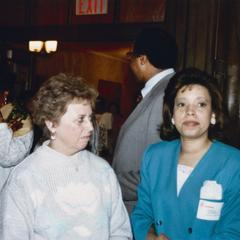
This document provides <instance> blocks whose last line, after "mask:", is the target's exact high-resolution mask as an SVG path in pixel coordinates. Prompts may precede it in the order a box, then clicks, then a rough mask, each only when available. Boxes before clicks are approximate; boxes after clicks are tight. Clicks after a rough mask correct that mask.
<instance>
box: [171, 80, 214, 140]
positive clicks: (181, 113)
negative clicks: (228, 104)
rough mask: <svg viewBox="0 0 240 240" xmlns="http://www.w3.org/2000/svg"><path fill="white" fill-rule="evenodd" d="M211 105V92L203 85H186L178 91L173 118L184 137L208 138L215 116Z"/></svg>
mask: <svg viewBox="0 0 240 240" xmlns="http://www.w3.org/2000/svg"><path fill="white" fill-rule="evenodd" d="M211 105H212V103H211V97H210V95H209V92H208V90H207V89H206V88H205V87H203V86H201V85H197V84H194V85H189V86H185V87H182V88H181V89H180V90H179V91H178V93H177V95H176V98H175V101H174V109H173V120H174V124H175V127H176V129H177V130H178V132H179V134H180V136H181V138H182V139H196V138H201V137H206V138H207V136H208V128H209V125H210V122H211V119H213V118H215V115H214V113H213V112H212V107H211ZM212 121H213V120H212Z"/></svg>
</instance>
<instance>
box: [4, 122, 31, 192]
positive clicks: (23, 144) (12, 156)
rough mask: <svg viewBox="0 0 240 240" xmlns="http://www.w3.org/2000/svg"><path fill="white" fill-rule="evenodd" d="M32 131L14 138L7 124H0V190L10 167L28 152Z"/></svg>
mask: <svg viewBox="0 0 240 240" xmlns="http://www.w3.org/2000/svg"><path fill="white" fill-rule="evenodd" d="M32 142H33V131H30V132H28V133H27V134H25V135H23V136H20V137H14V136H13V131H12V129H10V128H9V127H8V125H7V123H0V190H1V189H2V187H3V185H4V183H5V181H6V180H7V178H8V175H9V172H10V171H11V169H12V167H14V166H15V165H17V164H18V163H20V162H21V161H22V160H23V159H24V158H25V157H26V156H27V155H28V154H29V152H30V149H31V147H32Z"/></svg>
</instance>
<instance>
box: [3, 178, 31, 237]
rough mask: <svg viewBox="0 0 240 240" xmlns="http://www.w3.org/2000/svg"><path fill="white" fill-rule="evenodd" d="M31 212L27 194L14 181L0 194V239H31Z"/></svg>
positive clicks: (18, 183) (19, 184)
mask: <svg viewBox="0 0 240 240" xmlns="http://www.w3.org/2000/svg"><path fill="white" fill-rule="evenodd" d="M33 212H34V211H33V210H32V205H31V201H30V199H29V193H26V191H25V189H24V186H21V183H20V182H18V181H17V180H16V179H15V180H13V181H11V182H10V184H9V186H8V188H5V189H4V190H3V191H2V192H1V194H0V239H1V240H13V239H14V240H31V239H33V218H34V216H33Z"/></svg>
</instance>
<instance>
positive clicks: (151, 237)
mask: <svg viewBox="0 0 240 240" xmlns="http://www.w3.org/2000/svg"><path fill="white" fill-rule="evenodd" d="M147 240H169V238H168V237H167V236H165V235H164V234H160V235H159V236H157V235H156V234H155V231H154V229H153V227H151V228H150V230H149V232H148V235H147Z"/></svg>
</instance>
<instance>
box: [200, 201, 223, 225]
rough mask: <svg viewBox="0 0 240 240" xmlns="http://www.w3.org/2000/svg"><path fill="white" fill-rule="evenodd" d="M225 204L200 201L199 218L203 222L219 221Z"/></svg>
mask: <svg viewBox="0 0 240 240" xmlns="http://www.w3.org/2000/svg"><path fill="white" fill-rule="evenodd" d="M222 206H223V202H211V201H207V200H202V199H200V201H199V204H198V211H197V218H198V219H202V220H209V221H217V220H219V219H220V215H221V210H222Z"/></svg>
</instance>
